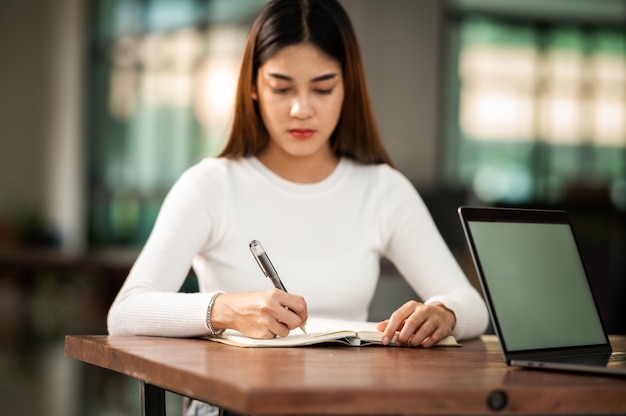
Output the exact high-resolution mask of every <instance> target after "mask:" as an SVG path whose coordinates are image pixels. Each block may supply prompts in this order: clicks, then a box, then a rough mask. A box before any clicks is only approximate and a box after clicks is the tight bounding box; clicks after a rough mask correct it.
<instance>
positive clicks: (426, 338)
mask: <svg viewBox="0 0 626 416" xmlns="http://www.w3.org/2000/svg"><path fill="white" fill-rule="evenodd" d="M436 329H437V326H436V324H435V323H434V322H433V321H432V320H426V321H424V322H423V323H422V325H420V327H419V328H417V330H416V331H415V333H414V334H413V335H412V336H411V339H410V341H409V345H410V346H412V347H417V346H424V345H430V344H431V343H432V337H433V336H434V334H435V330H436Z"/></svg>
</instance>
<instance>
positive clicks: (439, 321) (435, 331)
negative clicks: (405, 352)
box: [378, 300, 456, 348]
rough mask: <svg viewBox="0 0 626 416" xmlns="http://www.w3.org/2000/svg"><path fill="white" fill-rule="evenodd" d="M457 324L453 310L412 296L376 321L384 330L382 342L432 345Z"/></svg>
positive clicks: (412, 345)
mask: <svg viewBox="0 0 626 416" xmlns="http://www.w3.org/2000/svg"><path fill="white" fill-rule="evenodd" d="M455 324H456V316H455V315H454V312H452V311H451V310H450V309H448V308H446V307H445V306H444V305H442V304H440V303H433V304H429V305H426V304H423V303H421V302H416V301H414V300H412V301H409V302H407V303H405V304H404V305H402V306H401V307H400V308H398V309H397V310H396V311H395V312H394V313H392V314H391V317H390V318H389V319H387V320H386V321H383V322H379V323H378V330H379V331H383V344H384V345H389V344H390V343H391V342H392V340H394V336H396V332H398V334H397V338H396V339H395V345H397V346H410V347H417V346H420V347H424V348H428V347H432V346H433V345H435V344H436V343H437V342H439V341H441V340H442V339H443V338H445V337H447V336H448V335H450V334H451V333H452V330H453V329H454V325H455Z"/></svg>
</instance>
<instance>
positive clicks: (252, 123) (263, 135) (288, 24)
mask: <svg viewBox="0 0 626 416" xmlns="http://www.w3.org/2000/svg"><path fill="white" fill-rule="evenodd" d="M300 43H310V44H312V45H314V46H316V47H317V48H319V49H320V50H321V51H323V52H324V53H325V54H326V55H328V56H329V57H331V58H333V59H335V60H337V62H339V63H340V65H341V68H342V75H343V82H344V94H345V95H344V100H343V107H342V109H341V116H340V118H339V121H338V123H337V127H336V128H335V131H334V132H333V133H332V135H331V137H330V145H331V149H332V151H333V153H334V154H335V155H337V156H346V157H349V158H352V159H355V160H357V161H359V162H362V163H368V164H370V163H387V164H389V165H391V164H392V163H391V159H390V158H389V155H388V153H387V151H386V150H385V147H384V145H383V143H382V140H381V138H380V133H379V131H378V125H377V124H376V120H375V118H374V115H373V111H372V105H371V102H370V98H369V93H368V90H367V84H366V81H365V71H364V69H363V63H362V59H361V53H360V51H359V46H358V42H357V40H356V36H355V34H354V29H353V28H352V23H351V22H350V18H349V17H348V15H347V14H346V12H345V10H344V9H343V7H342V6H341V5H340V4H339V3H338V2H337V1H336V0H272V1H270V2H269V3H268V4H267V5H266V6H265V7H264V8H263V10H261V12H260V13H259V15H258V16H257V17H256V18H255V20H254V21H253V22H252V25H251V27H250V31H249V32H248V38H247V40H246V45H245V49H244V54H243V59H242V63H241V70H240V72H239V84H238V86H237V94H236V100H235V114H234V118H233V126H232V130H231V133H230V137H229V139H228V142H227V143H226V146H225V147H224V150H222V152H221V154H220V156H222V157H230V158H237V157H244V156H252V155H255V154H257V153H258V152H259V151H260V150H261V149H263V148H264V147H265V146H266V144H267V143H268V141H269V135H268V133H267V130H266V129H265V125H264V124H263V120H262V118H261V115H260V111H259V108H258V103H257V101H256V100H254V99H253V98H252V91H253V89H252V86H253V84H254V82H256V76H257V72H258V69H259V68H260V67H261V66H262V65H263V64H264V63H265V62H266V61H267V60H268V59H270V58H271V57H272V56H274V55H275V54H276V53H277V52H278V51H280V50H281V49H282V48H284V47H286V46H290V45H295V44H300Z"/></svg>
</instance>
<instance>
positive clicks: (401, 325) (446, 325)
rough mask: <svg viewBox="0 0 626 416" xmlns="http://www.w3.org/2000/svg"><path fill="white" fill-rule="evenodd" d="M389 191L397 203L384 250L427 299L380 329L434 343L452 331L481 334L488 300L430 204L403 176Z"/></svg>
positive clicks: (402, 310)
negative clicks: (456, 255) (466, 270)
mask: <svg viewBox="0 0 626 416" xmlns="http://www.w3.org/2000/svg"><path fill="white" fill-rule="evenodd" d="M390 192H392V196H391V199H393V200H394V201H396V203H394V204H392V205H391V207H392V208H391V211H390V212H389V213H388V217H387V218H388V221H389V223H390V224H391V227H390V234H389V236H388V240H387V241H388V243H387V247H386V250H385V252H384V253H383V254H384V255H385V256H387V257H388V258H389V259H390V260H391V261H392V262H393V263H394V264H395V265H396V267H397V268H398V270H399V271H400V273H401V274H402V275H403V276H404V278H405V279H406V280H407V281H408V283H409V284H410V285H411V286H412V287H413V289H414V290H415V291H416V292H417V293H418V295H419V296H420V297H421V298H422V299H424V302H423V303H420V302H409V303H407V304H405V305H403V306H402V307H400V308H399V309H397V310H396V312H394V314H392V316H391V317H390V319H389V321H386V322H385V323H382V324H381V325H380V327H379V328H380V329H381V330H384V331H385V334H384V336H385V337H387V336H389V337H391V336H393V333H394V332H395V331H396V330H398V331H400V341H401V342H405V343H409V344H410V345H420V344H421V345H423V346H431V345H433V344H434V343H435V342H437V341H438V340H440V339H441V338H443V337H445V336H447V335H450V334H452V335H453V336H454V337H455V338H457V339H463V338H472V337H475V336H478V335H480V334H481V333H483V332H484V331H485V329H486V327H487V324H488V314H487V308H486V306H485V303H484V301H483V300H482V298H481V297H480V295H479V293H478V292H477V291H476V290H475V289H474V288H473V287H472V285H471V284H470V283H469V281H468V280H467V278H466V276H465V274H464V273H463V271H462V270H461V268H460V267H459V265H458V263H457V261H456V259H455V258H454V256H453V255H452V253H451V252H450V250H449V249H448V247H447V245H446V243H445V241H444V240H443V238H442V237H441V234H440V233H439V231H438V230H437V228H436V226H435V224H434V222H433V220H432V217H431V216H430V213H429V212H428V209H427V207H426V205H425V204H424V203H423V201H422V199H421V198H420V197H419V195H418V194H417V192H416V191H415V189H414V188H413V186H412V185H411V184H410V183H409V182H408V181H407V180H406V179H404V178H402V180H399V181H394V183H393V190H392V191H390ZM409 341H410V342H409Z"/></svg>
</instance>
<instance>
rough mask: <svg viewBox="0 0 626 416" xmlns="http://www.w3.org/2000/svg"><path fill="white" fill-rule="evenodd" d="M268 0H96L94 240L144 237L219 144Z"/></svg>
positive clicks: (135, 241)
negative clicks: (250, 35)
mask: <svg viewBox="0 0 626 416" xmlns="http://www.w3.org/2000/svg"><path fill="white" fill-rule="evenodd" d="M264 3H265V1H263V0H237V1H235V2H233V1H232V0H96V1H95V2H94V7H93V16H92V38H91V43H90V48H91V54H90V56H91V58H90V62H89V63H88V65H89V73H90V82H89V131H88V137H89V195H88V197H89V224H88V230H89V237H88V238H89V243H90V245H91V246H103V245H130V246H137V245H141V244H142V243H143V242H144V241H145V239H146V238H147V236H148V234H149V232H150V230H151V229H152V225H153V223H154V220H155V218H156V215H157V213H158V210H159V208H160V205H161V202H162V200H163V198H164V197H165V195H166V193H167V191H168V190H169V188H170V187H171V186H172V184H173V183H174V181H175V180H176V179H177V178H178V177H179V176H180V174H181V173H182V172H183V171H184V170H185V169H186V168H187V167H189V166H190V165H192V164H193V163H195V162H197V161H198V160H199V159H201V158H202V157H205V156H212V155H215V154H216V153H217V152H219V151H220V150H221V148H222V145H223V144H224V141H225V139H226V137H227V134H228V131H229V123H230V121H231V120H230V119H231V111H232V106H233V100H234V92H235V86H236V82H237V77H238V72H239V62H240V59H241V53H242V52H243V46H244V43H245V37H246V34H247V31H248V27H249V24H250V22H251V20H252V18H253V17H254V16H255V15H256V13H257V12H258V11H259V9H260V8H261V7H262V6H263V5H264Z"/></svg>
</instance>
